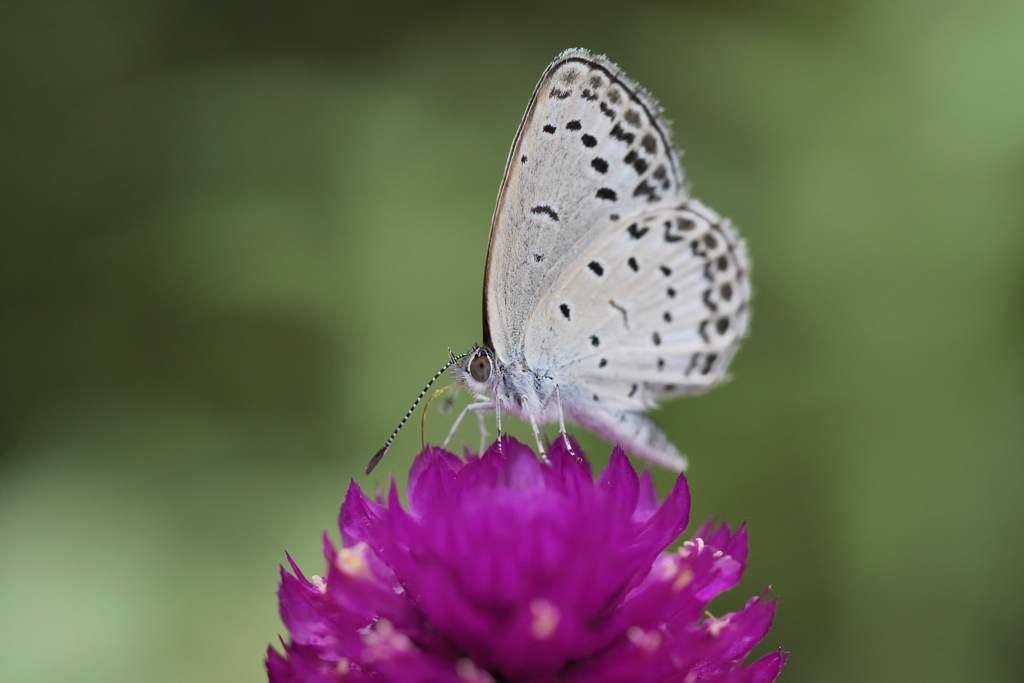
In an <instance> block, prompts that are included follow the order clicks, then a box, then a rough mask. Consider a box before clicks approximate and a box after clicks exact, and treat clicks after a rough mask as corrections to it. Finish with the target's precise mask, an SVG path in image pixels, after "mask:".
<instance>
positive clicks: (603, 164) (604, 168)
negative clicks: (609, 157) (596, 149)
mask: <svg viewBox="0 0 1024 683" xmlns="http://www.w3.org/2000/svg"><path fill="white" fill-rule="evenodd" d="M590 166H591V167H592V168H593V169H594V170H595V171H597V172H598V173H607V172H608V162H607V161H605V160H604V159H602V158H601V157H594V158H593V159H591V161H590Z"/></svg>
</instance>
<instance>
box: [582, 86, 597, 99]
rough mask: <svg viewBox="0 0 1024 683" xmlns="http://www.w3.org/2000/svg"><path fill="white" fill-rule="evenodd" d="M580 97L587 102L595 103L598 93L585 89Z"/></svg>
mask: <svg viewBox="0 0 1024 683" xmlns="http://www.w3.org/2000/svg"><path fill="white" fill-rule="evenodd" d="M580 97H582V98H583V99H585V100H587V101H588V102H593V101H594V100H596V99H597V93H596V92H594V91H593V90H591V89H590V88H584V89H583V92H581V93H580Z"/></svg>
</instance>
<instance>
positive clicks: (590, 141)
mask: <svg viewBox="0 0 1024 683" xmlns="http://www.w3.org/2000/svg"><path fill="white" fill-rule="evenodd" d="M580 141H582V142H583V146H584V147H594V146H595V145H597V138H595V137H594V136H593V135H591V134H590V133H584V134H583V135H581V136H580Z"/></svg>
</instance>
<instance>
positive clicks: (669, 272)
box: [658, 266, 672, 277]
mask: <svg viewBox="0 0 1024 683" xmlns="http://www.w3.org/2000/svg"><path fill="white" fill-rule="evenodd" d="M658 267H659V269H660V270H661V272H662V274H664V276H665V277H669V276H670V275H672V269H671V268H669V267H668V266H658Z"/></svg>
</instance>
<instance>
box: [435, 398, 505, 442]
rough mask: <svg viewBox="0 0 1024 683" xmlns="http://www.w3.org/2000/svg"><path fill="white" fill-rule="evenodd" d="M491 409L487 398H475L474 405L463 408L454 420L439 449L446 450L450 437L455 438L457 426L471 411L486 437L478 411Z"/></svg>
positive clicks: (481, 416) (480, 414) (481, 415)
mask: <svg viewBox="0 0 1024 683" xmlns="http://www.w3.org/2000/svg"><path fill="white" fill-rule="evenodd" d="M493 408H494V406H493V405H492V404H491V400H490V399H489V398H487V397H486V396H479V397H477V399H476V401H475V402H474V403H470V404H469V405H467V406H466V407H465V408H463V409H462V412H461V413H459V416H458V417H457V418H455V422H454V423H453V424H452V428H451V429H450V430H449V431H448V436H447V437H446V438H445V440H444V443H442V444H441V448H448V442H450V441H451V440H452V437H454V436H455V432H456V431H457V430H458V429H459V425H461V424H462V421H463V420H464V419H465V418H466V415H468V414H469V411H471V410H472V411H476V412H477V415H478V417H479V420H480V425H481V430H482V431H483V432H484V434H485V435H486V433H487V432H486V428H485V427H484V426H483V419H484V416H483V414H482V413H480V412H479V411H481V410H492V409H493ZM481 440H483V437H481ZM480 452H481V453H483V449H481V450H480Z"/></svg>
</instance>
